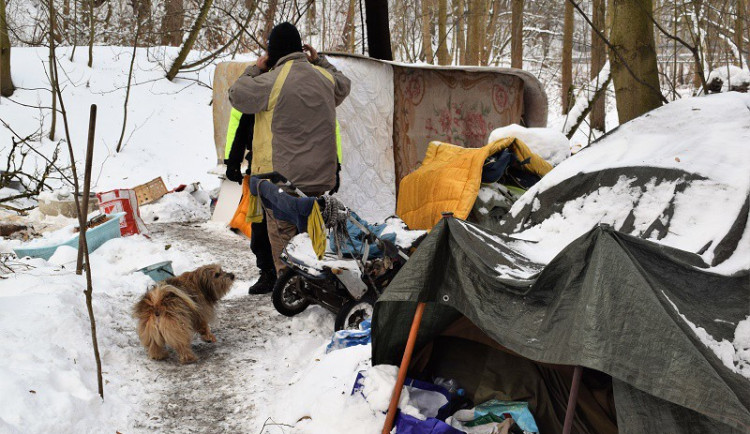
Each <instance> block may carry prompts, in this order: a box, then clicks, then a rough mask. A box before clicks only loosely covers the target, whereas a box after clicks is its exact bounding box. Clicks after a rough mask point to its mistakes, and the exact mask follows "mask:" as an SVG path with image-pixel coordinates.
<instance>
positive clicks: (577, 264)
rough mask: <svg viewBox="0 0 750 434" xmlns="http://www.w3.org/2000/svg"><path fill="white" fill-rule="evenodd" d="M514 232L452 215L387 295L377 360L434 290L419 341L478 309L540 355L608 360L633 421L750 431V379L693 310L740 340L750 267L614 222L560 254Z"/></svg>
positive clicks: (475, 317) (689, 429) (599, 363)
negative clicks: (541, 255)
mask: <svg viewBox="0 0 750 434" xmlns="http://www.w3.org/2000/svg"><path fill="white" fill-rule="evenodd" d="M508 241H510V239H509V238H507V237H505V236H503V235H498V234H494V233H491V232H489V231H487V230H486V229H483V228H481V227H478V226H475V225H472V224H470V223H466V222H463V221H460V220H456V219H453V218H447V219H443V220H442V221H441V222H440V223H438V225H437V226H436V227H435V228H434V229H433V231H432V232H431V233H430V235H429V236H428V237H427V238H426V239H425V240H424V242H423V243H422V244H421V246H420V248H419V249H418V250H417V252H416V253H415V254H414V255H413V256H412V257H411V259H410V260H409V262H408V263H407V264H406V266H405V267H404V268H403V269H402V270H401V271H400V272H399V274H398V275H397V276H396V278H395V279H394V281H393V282H392V283H391V284H390V285H389V287H388V289H387V290H386V291H385V293H384V294H383V295H382V296H381V298H380V299H379V300H378V302H377V304H376V306H375V312H374V317H373V363H374V364H383V363H388V364H399V363H400V360H401V355H402V353H403V350H404V346H405V343H406V339H407V336H408V333H409V327H410V325H411V321H412V317H413V315H414V311H415V309H416V303H417V302H418V301H424V302H427V308H426V310H425V314H424V318H423V321H422V326H421V328H420V329H419V337H418V341H417V348H418V349H419V348H421V347H423V346H424V345H425V344H427V343H428V342H432V340H433V339H434V338H435V337H437V336H438V335H440V333H441V332H442V331H443V330H444V329H445V328H446V327H448V326H449V325H450V324H452V323H454V322H455V321H456V320H457V319H458V318H460V317H462V316H465V317H466V318H468V319H469V320H470V321H471V322H472V323H473V324H474V325H476V326H477V327H479V328H480V329H481V330H483V331H484V332H485V333H486V334H487V335H488V336H489V337H491V338H492V339H493V340H494V341H496V342H497V343H498V344H499V345H501V346H502V347H505V348H507V349H509V350H510V351H512V352H515V353H517V354H519V355H520V356H523V357H525V358H527V359H530V360H532V361H536V362H540V363H548V364H554V365H571V366H575V365H580V366H583V367H586V368H590V369H593V370H597V371H600V372H603V373H605V374H608V375H610V376H611V377H612V383H613V386H614V401H615V405H616V411H617V422H618V428H619V431H620V432H621V433H639V434H640V433H644V432H668V433H681V432H684V433H703V432H712V433H718V432H743V433H747V432H750V381H749V380H748V379H746V378H745V377H743V376H741V375H740V374H738V373H736V372H734V371H733V370H732V369H730V368H729V367H727V366H725V365H724V364H723V363H722V361H721V360H720V359H719V357H718V356H717V355H716V354H715V353H714V352H713V351H712V350H711V349H709V348H708V347H707V346H706V345H704V344H703V343H702V342H701V341H700V339H699V338H698V336H697V335H696V333H695V332H694V331H693V329H692V328H691V326H690V324H689V323H688V322H687V321H686V320H688V321H690V322H691V323H693V324H695V325H697V326H699V327H703V328H704V329H705V330H706V331H707V332H708V333H709V334H710V335H711V336H712V337H713V338H714V339H715V340H717V341H721V340H722V339H728V340H729V341H732V340H733V334H734V330H735V328H736V325H737V323H738V322H739V321H742V320H744V319H745V318H746V317H747V316H748V315H750V274H748V273H747V272H743V273H737V274H735V275H734V276H731V277H728V276H722V275H717V274H713V273H709V272H706V271H704V270H701V268H706V267H707V265H706V264H704V263H703V261H702V260H701V258H700V257H698V256H697V255H695V254H692V253H686V252H683V251H680V250H676V249H673V248H669V247H666V246H663V245H660V244H656V243H653V242H649V241H644V240H642V239H640V238H636V237H632V236H629V235H624V234H621V233H619V232H616V231H614V230H612V229H611V228H609V227H606V226H600V227H596V228H594V229H593V230H591V231H590V232H588V233H587V234H585V235H583V236H582V237H580V238H578V239H577V240H576V241H574V242H572V243H571V244H570V245H569V246H568V247H566V248H565V249H564V250H563V251H562V252H560V254H559V255H557V256H556V257H555V259H554V260H552V261H551V262H550V263H549V264H547V265H546V266H544V265H542V264H535V263H533V262H532V261H529V260H527V259H526V258H525V257H524V256H523V255H522V254H520V253H518V252H516V251H514V250H513V249H512V248H511V247H510V245H511V244H509V243H508ZM683 316H684V318H683ZM468 357H470V355H468Z"/></svg>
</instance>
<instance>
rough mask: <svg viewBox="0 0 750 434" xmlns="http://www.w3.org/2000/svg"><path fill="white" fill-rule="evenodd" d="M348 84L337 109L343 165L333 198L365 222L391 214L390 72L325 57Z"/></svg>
mask: <svg viewBox="0 0 750 434" xmlns="http://www.w3.org/2000/svg"><path fill="white" fill-rule="evenodd" d="M328 59H329V61H330V62H331V63H332V64H333V65H334V66H336V68H338V69H339V70H341V71H342V72H343V73H344V74H345V75H346V76H347V77H349V78H350V79H351V81H352V90H351V93H350V94H349V96H348V97H347V98H346V100H344V102H343V103H342V104H341V105H340V106H338V107H337V109H336V116H337V118H338V120H339V124H340V125H341V141H342V144H341V147H342V151H343V164H342V169H341V188H340V189H339V193H338V194H337V196H338V197H339V199H340V200H341V201H342V202H343V203H344V204H345V205H346V206H348V207H349V208H351V209H352V210H354V211H356V212H357V214H359V215H360V216H361V217H363V218H364V219H366V220H368V221H382V220H384V219H385V218H386V217H388V216H390V215H392V214H394V213H395V212H396V169H395V164H394V160H393V158H394V157H393V69H392V67H391V66H390V65H386V64H378V63H376V62H368V61H363V60H360V59H354V58H342V57H329V58H328Z"/></svg>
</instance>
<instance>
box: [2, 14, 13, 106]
mask: <svg viewBox="0 0 750 434" xmlns="http://www.w3.org/2000/svg"><path fill="white" fill-rule="evenodd" d="M15 90H16V87H15V86H13V80H12V79H11V76H10V38H9V37H8V22H7V21H6V18H5V0H0V95H2V96H11V95H13V91H15Z"/></svg>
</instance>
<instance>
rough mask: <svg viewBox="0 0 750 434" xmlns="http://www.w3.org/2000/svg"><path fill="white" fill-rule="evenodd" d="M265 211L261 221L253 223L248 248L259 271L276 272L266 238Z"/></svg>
mask: <svg viewBox="0 0 750 434" xmlns="http://www.w3.org/2000/svg"><path fill="white" fill-rule="evenodd" d="M267 221H268V220H267V219H266V215H265V212H264V213H263V221H262V222H260V223H253V224H252V225H251V226H252V233H251V235H250V250H252V251H253V254H254V255H255V264H256V265H257V266H258V268H260V269H261V271H266V272H273V273H274V274H276V267H274V263H273V253H272V251H271V242H270V241H269V240H268V227H267V226H266V222H267Z"/></svg>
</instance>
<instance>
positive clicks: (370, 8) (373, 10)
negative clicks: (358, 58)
mask: <svg viewBox="0 0 750 434" xmlns="http://www.w3.org/2000/svg"><path fill="white" fill-rule="evenodd" d="M365 15H366V16H367V47H368V49H369V52H370V57H372V58H375V59H381V60H393V50H392V48H391V31H390V28H389V22H388V2H387V1H383V0H365Z"/></svg>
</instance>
